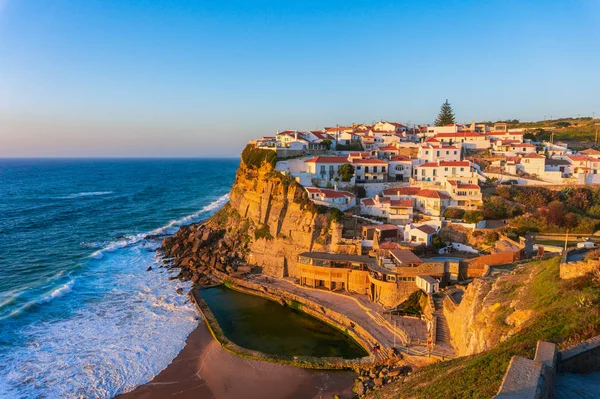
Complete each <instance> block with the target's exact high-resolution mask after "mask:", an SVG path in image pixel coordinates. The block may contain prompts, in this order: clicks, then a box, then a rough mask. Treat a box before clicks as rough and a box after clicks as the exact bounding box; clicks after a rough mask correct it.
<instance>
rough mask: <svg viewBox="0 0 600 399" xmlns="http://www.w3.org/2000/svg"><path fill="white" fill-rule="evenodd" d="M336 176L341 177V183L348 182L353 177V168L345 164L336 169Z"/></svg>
mask: <svg viewBox="0 0 600 399" xmlns="http://www.w3.org/2000/svg"><path fill="white" fill-rule="evenodd" d="M338 174H339V175H340V176H341V177H342V181H350V179H352V176H354V166H352V165H351V164H349V163H345V164H343V165H342V166H340V167H339V168H338Z"/></svg>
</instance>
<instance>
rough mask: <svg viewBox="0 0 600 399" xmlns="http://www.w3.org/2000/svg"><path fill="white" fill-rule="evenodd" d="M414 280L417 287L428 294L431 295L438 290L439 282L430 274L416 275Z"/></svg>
mask: <svg viewBox="0 0 600 399" xmlns="http://www.w3.org/2000/svg"><path fill="white" fill-rule="evenodd" d="M415 282H416V283H417V287H419V288H420V289H421V290H423V292H425V293H426V294H429V295H433V294H435V293H437V292H438V291H439V290H440V282H439V281H438V280H437V279H435V278H433V277H431V276H417V279H416V280H415Z"/></svg>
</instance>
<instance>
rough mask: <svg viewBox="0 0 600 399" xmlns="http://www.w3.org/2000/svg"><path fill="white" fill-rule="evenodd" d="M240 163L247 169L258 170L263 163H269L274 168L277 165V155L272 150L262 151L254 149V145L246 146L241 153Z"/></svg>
mask: <svg viewBox="0 0 600 399" xmlns="http://www.w3.org/2000/svg"><path fill="white" fill-rule="evenodd" d="M242 161H243V162H244V164H245V165H246V166H247V167H249V168H255V169H258V168H260V167H261V165H262V164H263V162H267V163H270V164H271V166H273V167H275V164H276V163H277V153H276V152H275V151H272V150H262V149H259V148H256V147H255V146H254V144H248V145H247V146H246V148H244V151H242Z"/></svg>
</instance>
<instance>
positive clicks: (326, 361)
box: [190, 279, 376, 370]
mask: <svg viewBox="0 0 600 399" xmlns="http://www.w3.org/2000/svg"><path fill="white" fill-rule="evenodd" d="M236 280H237V279H236ZM247 285H248V286H247ZM253 285H254V286H257V287H258V288H256V287H252V286H253ZM225 286H226V287H227V288H230V289H233V290H236V291H239V292H241V293H243V294H247V295H254V296H258V297H262V298H265V299H269V300H272V301H275V302H279V303H281V304H282V305H286V306H290V307H292V308H293V309H296V310H299V311H301V312H303V313H305V314H307V315H309V316H311V317H314V318H316V319H317V320H319V321H321V322H324V323H326V324H328V325H329V326H331V327H333V328H336V329H338V330H340V331H341V332H343V333H344V334H346V335H347V336H349V337H350V338H352V339H353V340H354V341H355V342H356V343H357V344H358V345H359V346H360V347H361V348H362V349H363V350H365V351H366V352H367V353H368V354H369V356H365V357H362V358H358V359H344V358H341V357H312V356H284V355H272V354H267V353H264V352H260V351H255V350H251V349H247V348H244V347H241V346H239V345H237V344H236V343H234V342H232V341H231V340H230V339H229V338H227V336H226V335H225V333H224V331H223V329H222V328H221V326H220V324H219V322H218V321H217V318H216V316H215V315H214V314H213V312H212V311H211V310H210V307H209V306H208V304H207V303H206V301H204V298H202V295H201V291H202V290H201V289H197V288H194V289H192V291H191V292H190V293H191V295H190V296H191V298H192V299H193V300H194V302H195V303H196V306H197V308H198V310H199V311H200V314H201V315H202V317H203V319H204V320H205V322H206V326H207V327H208V329H209V331H210V333H211V334H212V336H213V337H214V338H215V340H216V341H217V342H218V343H219V344H220V345H221V346H222V347H223V348H224V349H225V350H227V351H228V352H230V353H232V354H234V355H236V356H239V357H243V358H247V359H255V360H263V361H269V362H273V363H280V364H288V365H292V366H296V367H302V368H310V369H325V370H339V369H357V368H360V367H365V366H371V365H374V364H376V361H375V358H374V356H373V355H372V354H371V353H370V351H369V350H368V349H367V348H371V347H372V345H373V344H374V343H375V342H376V340H375V339H374V337H373V336H372V335H371V334H370V333H369V332H368V331H367V330H365V329H364V328H363V327H362V326H360V325H358V324H356V322H354V321H352V320H350V319H348V318H347V317H346V316H344V315H342V314H340V313H337V312H335V311H333V310H331V309H327V308H325V307H323V306H321V305H320V304H318V303H316V302H313V301H310V300H308V299H306V298H302V297H298V296H297V295H294V294H292V293H289V292H287V291H282V290H279V289H271V290H269V291H267V290H265V287H262V286H261V285H259V284H254V283H251V282H248V281H241V283H240V281H236V282H233V281H232V279H228V280H227V284H225ZM350 323H352V325H354V327H353V328H352V327H350V326H351V324H350Z"/></svg>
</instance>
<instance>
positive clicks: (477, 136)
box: [434, 130, 491, 150]
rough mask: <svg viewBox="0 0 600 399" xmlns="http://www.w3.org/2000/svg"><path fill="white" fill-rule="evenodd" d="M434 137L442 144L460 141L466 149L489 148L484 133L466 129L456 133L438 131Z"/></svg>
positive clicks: (488, 142) (488, 140) (488, 141)
mask: <svg viewBox="0 0 600 399" xmlns="http://www.w3.org/2000/svg"><path fill="white" fill-rule="evenodd" d="M434 138H436V139H437V140H439V141H440V143H442V145H444V144H458V143H461V144H462V146H463V147H464V148H467V149H476V150H480V149H486V148H490V146H491V144H490V139H488V138H487V137H486V136H485V135H483V134H481V133H477V132H472V131H468V130H464V131H459V132H456V133H438V134H436V135H435V136H434Z"/></svg>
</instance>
